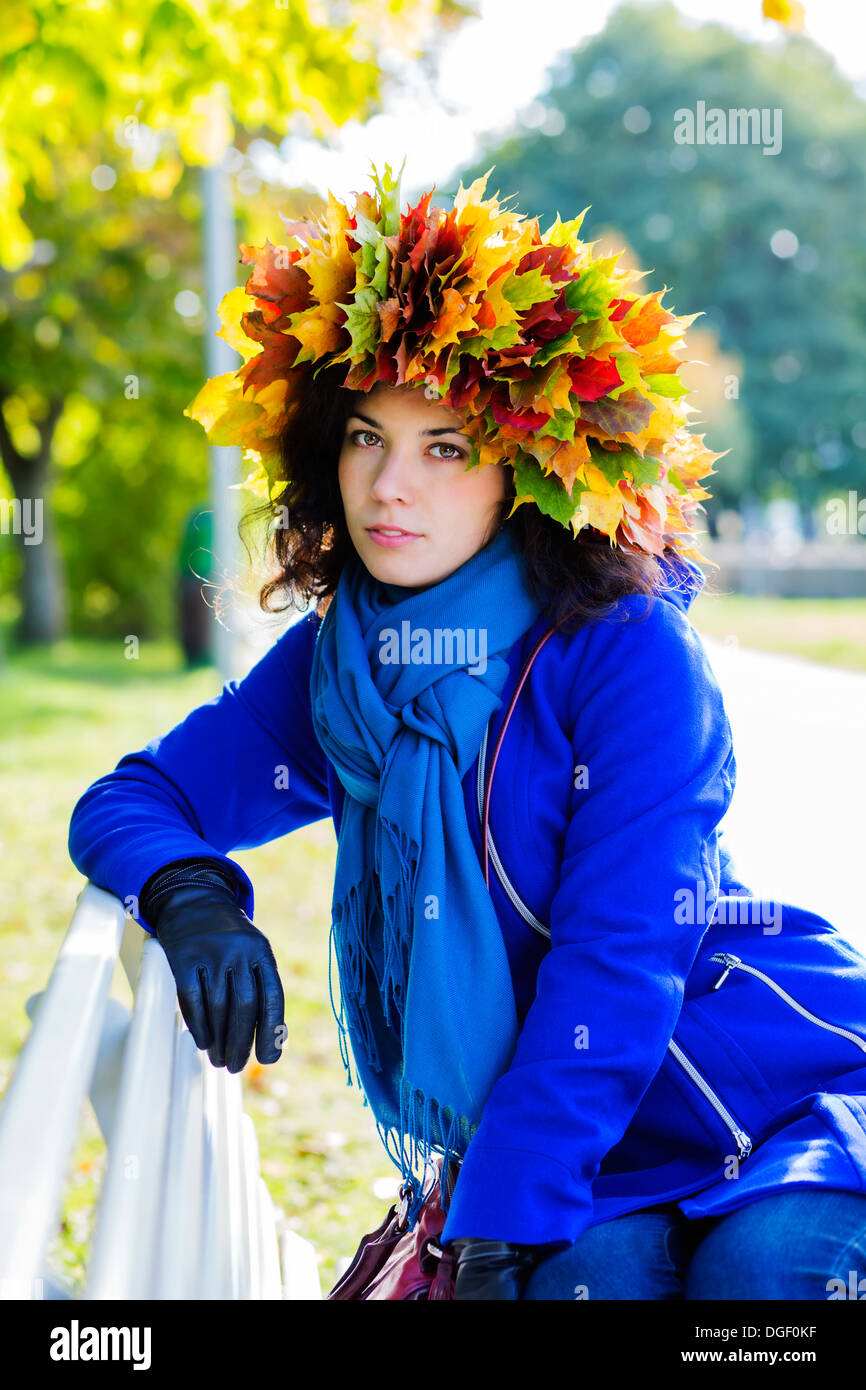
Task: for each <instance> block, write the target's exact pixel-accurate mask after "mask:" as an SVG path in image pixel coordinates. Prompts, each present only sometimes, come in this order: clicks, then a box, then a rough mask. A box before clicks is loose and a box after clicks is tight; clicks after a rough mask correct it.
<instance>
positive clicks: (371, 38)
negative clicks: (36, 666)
mask: <svg viewBox="0 0 866 1390" xmlns="http://www.w3.org/2000/svg"><path fill="white" fill-rule="evenodd" d="M471 13H473V10H472V9H471V7H470V6H468V5H466V4H463V3H460V0H355V3H352V4H349V3H344V2H343V0H277V3H276V4H274V5H271V6H259V5H258V4H254V3H253V0H234V3H232V4H231V5H228V4H226V3H225V0H195V2H193V0H111V3H108V0H106V2H105V3H100V0H93V3H91V4H90V5H89V6H88V7H87V8H86V9H85V10H82V8H81V7H80V6H76V5H73V4H70V3H68V2H67V0H32V3H23V0H17V2H16V0H12V3H10V4H8V5H7V6H6V10H5V13H4V27H3V30H2V33H0V110H2V112H3V114H4V116H5V117H6V118H7V119H6V120H5V121H4V122H3V124H2V129H3V135H2V143H0V189H2V193H3V196H2V198H0V266H2V267H4V268H5V270H4V273H2V274H0V341H2V346H3V348H4V352H3V358H2V362H3V365H2V366H0V458H2V462H3V464H4V466H5V469H6V473H7V475H8V478H9V482H10V484H11V487H12V490H13V492H14V494H15V497H16V499H17V500H18V501H19V503H20V502H22V501H23V500H25V499H26V500H30V501H33V500H37V501H39V502H40V503H41V504H43V518H44V526H43V539H42V542H41V544H38V545H30V544H26V543H25V538H24V537H23V535H20V534H19V535H18V536H17V537H16V539H17V540H18V542H19V545H18V571H19V573H20V576H21V595H22V620H21V624H20V628H19V634H18V635H19V638H20V640H22V641H31V642H32V641H51V640H54V639H55V638H56V637H58V636H59V635H61V634H62V632H63V631H64V626H65V603H64V600H63V594H62V581H61V570H62V567H61V563H60V558H59V553H58V547H57V543H56V526H55V524H54V515H53V508H52V507H51V505H49V504H50V502H51V501H52V500H53V496H54V489H53V487H52V473H51V467H52V459H53V456H54V454H55V451H56V447H55V446H56V441H57V440H58V439H60V437H61V435H62V439H63V442H62V443H61V446H60V453H61V454H63V453H64V451H65V453H66V465H65V466H67V467H70V468H79V477H80V474H81V472H83V471H84V470H85V469H86V468H87V466H88V464H90V466H91V469H90V477H91V479H92V480H93V485H94V491H93V492H92V493H91V492H88V494H87V496H86V505H87V507H88V508H90V507H93V508H94V509H95V510H96V511H97V512H101V511H102V510H103V509H104V510H105V511H106V512H108V511H109V510H110V503H109V500H108V499H112V500H113V497H116V493H115V494H112V492H111V489H110V488H109V489H107V490H106V491H105V492H103V493H100V491H99V489H98V487H97V486H96V479H97V476H98V475H97V474H96V473H95V471H94V468H93V464H94V462H95V460H97V459H98V458H99V447H98V444H95V443H92V444H91V445H90V454H89V456H88V458H87V459H86V460H83V459H82V458H80V457H78V455H77V448H78V446H79V445H80V444H81V441H82V440H83V439H84V438H85V437H86V436H87V435H88V432H89V435H90V439H91V440H94V439H95V437H96V434H97V430H99V431H100V432H101V436H102V438H103V439H104V438H105V434H106V431H107V432H108V433H111V430H112V426H111V422H112V421H115V423H117V410H118V409H122V407H123V403H124V402H126V403H129V404H131V403H132V402H137V403H138V405H137V406H136V410H137V413H136V415H135V422H136V423H135V431H136V443H137V448H138V462H137V464H136V462H135V461H134V458H133V455H134V454H135V447H133V448H132V450H131V452H130V445H129V440H128V438H126V437H125V436H124V434H123V430H122V428H119V427H118V433H117V435H116V436H115V439H116V442H117V443H118V446H119V447H120V451H121V453H122V454H125V456H126V460H127V465H128V467H129V469H130V470H131V473H132V474H133V475H135V474H138V476H147V474H146V470H147V469H148V468H150V469H151V470H152V469H153V468H154V467H156V466H157V460H160V461H161V463H162V465H163V466H164V465H165V455H164V454H163V453H162V452H161V451H160V449H159V447H158V443H164V441H165V439H166V436H171V435H172V434H173V432H174V431H175V429H177V430H180V429H181V424H180V417H181V412H182V408H183V405H184V404H185V403H186V401H188V399H189V397H190V395H191V394H193V392H194V390H195V386H196V383H197V380H198V378H199V377H200V343H198V342H197V341H196V340H195V339H194V338H193V337H191V336H190V335H189V334H188V333H185V332H184V331H183V328H182V326H181V331H180V332H178V323H177V316H176V314H175V312H174V308H173V305H172V302H171V299H169V298H168V297H167V289H168V284H171V285H177V286H178V288H193V287H194V286H195V285H196V283H197V282H198V283H199V284H200V281H199V277H198V270H197V259H198V257H199V256H200V251H199V250H198V249H197V247H196V244H195V240H194V238H193V237H192V236H191V224H192V219H194V218H197V217H198V215H199V212H200V205H199V200H198V198H197V196H196V195H195V193H194V192H193V191H192V189H191V188H190V186H189V180H188V179H185V171H188V170H189V168H190V167H192V166H195V165H205V164H208V163H209V162H211V161H212V160H213V159H214V158H215V157H216V156H217V155H219V154H221V153H222V151H223V150H224V148H225V146H226V144H227V143H230V141H231V140H232V139H234V141H235V144H236V146H237V148H238V149H239V150H240V151H241V152H242V151H243V150H245V149H246V147H247V145H248V144H249V143H250V141H251V140H252V139H253V138H255V137H257V136H261V135H276V136H282V135H284V134H285V133H286V132H287V130H288V129H289V128H290V126H291V123H292V122H293V121H294V120H296V119H297V118H298V116H299V115H303V116H304V117H305V118H306V120H307V122H308V126H309V129H310V130H311V131H312V133H313V134H318V135H323V134H327V133H331V132H333V130H335V129H336V128H337V127H338V126H339V125H340V124H341V123H343V122H344V121H345V120H347V119H349V118H350V117H356V118H357V117H361V118H363V117H364V116H366V115H368V114H370V113H371V111H373V110H375V109H377V107H378V106H379V105H380V104H381V101H382V96H383V92H384V90H385V89H386V88H387V86H388V83H389V81H391V80H392V79H393V78H394V77H395V76H396V75H397V74H399V71H400V68H401V66H405V64H406V62H407V60H408V59H409V57H411V56H413V55H417V54H419V53H420V54H421V56H422V57H425V56H426V59H427V60H428V61H430V60H431V58H432V54H433V52H434V51H435V40H436V37H437V34H438V32H439V31H440V30H441V28H442V27H443V26H444V27H448V26H451V25H453V24H455V23H459V22H460V21H461V20H462V19H463V18H464V17H465V16H466V15H467V14H471ZM13 117H14V118H13ZM118 165H120V172H119V173H118ZM109 192H110V198H108V197H106V195H107V194H108V193H109ZM94 193H95V194H96V195H97V196H96V197H94ZM100 194H101V197H100V196H99V195H100ZM170 200H171V201H170ZM160 257H162V263H163V264H166V263H167V264H168V266H169V268H170V275H168V274H167V275H164V276H162V277H160V276H154V275H153V274H152V273H151V271H149V270H148V264H150V266H151V268H152V266H153V264H154V258H156V260H157V261H159V258H160ZM166 281H167V282H168V284H167V283H166ZM175 292H176V291H175ZM194 327H195V329H196V332H197V333H200V331H201V327H202V320H201V319H200V318H199V319H198V320H197V321H195V320H194ZM143 381H144V383H145V389H146V388H147V387H148V386H149V387H150V389H151V391H152V390H153V388H154V386H155V384H156V383H158V384H159V393H158V396H153V395H151V397H150V405H149V407H148V406H145V405H143V404H142V400H143V398H142V389H141V388H142V382H143ZM178 388H180V389H178ZM179 396H182V400H181V399H179ZM157 400H158V402H159V405H158V406H157V405H156V401H157ZM175 405H176V406H177V409H176V418H175V417H174V416H173V417H172V422H171V424H170V425H169V424H168V423H167V421H168V418H169V414H170V412H171V411H173V410H174V407H175ZM154 412H156V413H154ZM160 414H161V418H160ZM127 415H129V412H127ZM184 427H185V428H187V429H189V430H190V431H191V430H192V427H191V426H189V425H188V424H186V422H184ZM186 437H187V439H189V437H190V436H189V435H187V436H186ZM76 439H77V441H78V443H77V444H76V442H75V441H76ZM155 442H156V443H157V448H156V452H155V453H154V444H155ZM187 448H188V446H187ZM199 451H200V455H203V451H202V450H201V449H200V445H199ZM70 458H72V459H73V460H74V462H72V463H70ZM184 466H186V461H185V463H184ZM109 471H110V470H109ZM181 471H182V470H181ZM149 476H150V479H151V483H152V481H153V475H152V472H151V474H150V475H149ZM58 486H59V489H60V490H61V492H62V491H63V483H62V481H61V482H60V483H59V484H58ZM196 487H197V488H198V487H200V480H199V482H198V483H197V484H196ZM73 498H75V489H74V487H73V488H71V489H70V488H66V490H65V500H66V502H67V503H70V502H72V501H73ZM81 500H82V498H81V495H80V494H79V495H78V497H77V498H75V502H74V503H73V505H77V504H78V503H80V502H81ZM141 519H142V515H141V511H138V512H137V514H136V517H135V520H136V522H138V523H140V522H141ZM127 520H129V518H127ZM116 527H117V521H116V520H114V522H112V521H111V520H110V519H109V518H108V517H106V525H105V526H104V527H103V528H102V530H101V532H100V534H101V535H102V536H103V538H104V539H105V541H106V543H107V541H108V538H109V537H113V536H114V534H115V530H116ZM69 550H70V552H71V555H72V556H73V558H74V556H75V554H76V544H75V539H74V538H73V539H71V541H70V545H69ZM127 559H128V551H127V552H126V553H125V554H122V555H121V556H119V557H118V559H117V562H116V563H117V565H119V566H121V567H122V565H123V563H124V561H125V560H127ZM13 569H14V566H10V564H9V563H8V562H7V560H6V559H0V572H5V573H6V574H9V573H10V570H13ZM108 587H110V586H108ZM105 588H106V586H105V585H104V584H103V591H104V590H105ZM95 592H96V593H97V595H98V593H99V590H98V589H97V590H96V591H95ZM115 593H116V590H115ZM143 597H144V596H143V594H142V599H143ZM104 599H105V593H104V592H103V600H104ZM95 602H96V608H97V609H98V606H99V599H98V597H97V598H96V600H95ZM126 611H127V614H128V611H129V610H128V608H127V610H126ZM79 616H84V615H79ZM147 625H148V619H147V617H145V620H144V624H143V627H146V626H147ZM143 627H139V629H138V630H139V631H141V630H143Z"/></svg>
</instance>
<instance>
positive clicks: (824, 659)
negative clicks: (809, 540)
mask: <svg viewBox="0 0 866 1390" xmlns="http://www.w3.org/2000/svg"><path fill="white" fill-rule="evenodd" d="M689 613H690V616H691V619H692V622H693V623H694V625H695V627H696V628H697V630H698V632H700V633H702V634H704V635H706V636H708V637H717V638H720V639H722V640H727V641H732V642H736V643H738V644H739V645H741V646H743V647H757V648H760V649H761V650H763V651H768V652H786V653H788V654H790V655H793V656H800V657H803V658H804V659H805V660H807V661H818V662H821V663H823V664H824V665H827V666H841V667H844V668H845V669H847V670H850V671H866V598H846V599H811V598H746V597H744V596H743V595H742V594H722V595H719V596H718V597H715V596H713V595H707V594H700V595H699V596H698V597H697V598H696V599H695V601H694V603H693V604H692V606H691V608H690V610H689Z"/></svg>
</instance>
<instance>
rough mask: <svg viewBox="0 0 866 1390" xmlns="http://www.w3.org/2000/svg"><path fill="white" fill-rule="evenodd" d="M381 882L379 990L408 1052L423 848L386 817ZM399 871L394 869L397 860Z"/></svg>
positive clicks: (381, 827)
mask: <svg viewBox="0 0 866 1390" xmlns="http://www.w3.org/2000/svg"><path fill="white" fill-rule="evenodd" d="M378 829H379V834H380V836H381V839H380V843H379V851H380V853H379V858H380V883H381V884H383V885H384V884H386V883H387V884H389V885H390V887H389V891H388V892H387V893H385V892H384V891H383V894H382V910H383V918H384V921H383V931H382V948H383V951H384V964H383V968H382V979H381V980H380V981H379V993H380V995H381V999H382V1010H383V1013H384V1015H385V1022H386V1023H387V1025H388V1026H389V1027H394V1026H395V1025H396V1026H399V1029H400V1046H401V1048H402V1049H404V1055H405V1025H406V992H407V989H408V986H409V961H410V958H411V953H412V933H413V923H412V914H413V904H414V902H415V885H416V882H417V878H418V859H419V848H418V845H417V844H415V842H414V840H412V839H410V837H409V836H408V835H406V834H405V833H404V832H403V831H401V829H400V827H399V826H397V825H395V824H393V822H391V821H389V820H387V819H386V818H385V817H384V816H383V817H381V818H380V820H379V822H378ZM395 859H396V863H397V872H396V874H395V873H394V872H393V868H394V860H395Z"/></svg>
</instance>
